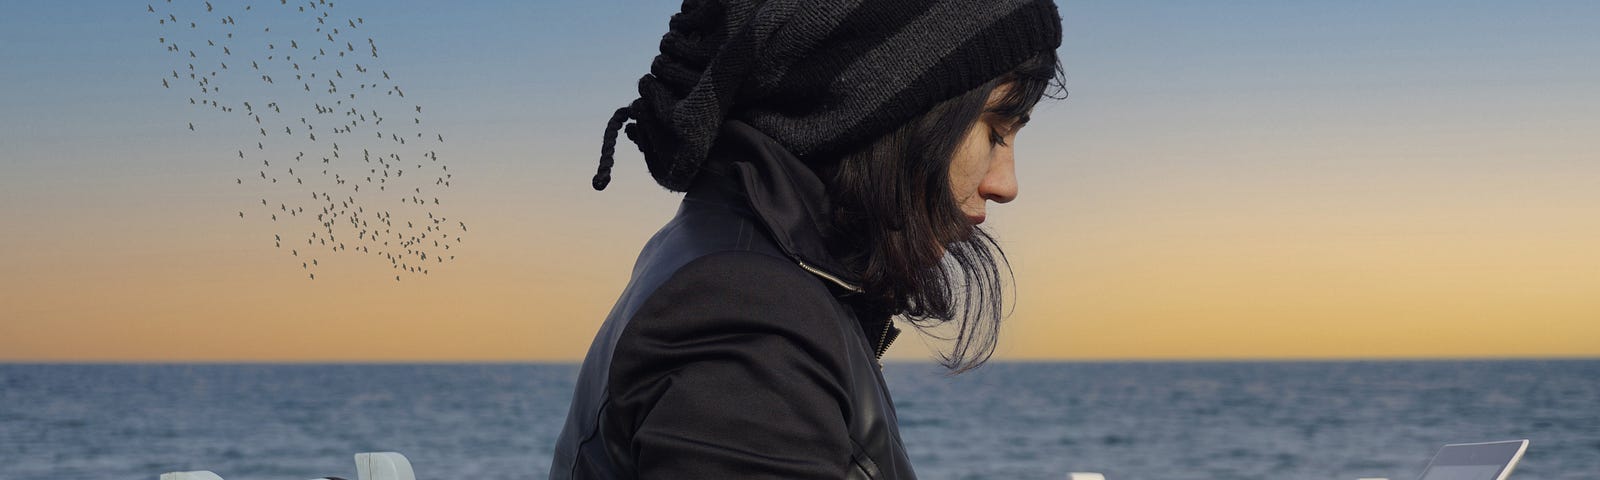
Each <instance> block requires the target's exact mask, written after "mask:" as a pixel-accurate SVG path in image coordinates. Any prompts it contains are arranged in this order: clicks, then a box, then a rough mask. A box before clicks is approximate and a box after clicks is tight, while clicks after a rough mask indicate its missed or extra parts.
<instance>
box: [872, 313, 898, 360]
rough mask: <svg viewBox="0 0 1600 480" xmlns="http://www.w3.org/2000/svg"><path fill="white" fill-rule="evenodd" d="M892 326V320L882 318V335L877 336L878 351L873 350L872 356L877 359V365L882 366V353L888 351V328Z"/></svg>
mask: <svg viewBox="0 0 1600 480" xmlns="http://www.w3.org/2000/svg"><path fill="white" fill-rule="evenodd" d="M892 326H894V320H893V319H888V318H885V319H883V335H882V336H880V337H878V351H876V352H873V355H872V356H873V358H877V359H878V366H879V367H883V354H884V353H888V352H889V328H890V327H892Z"/></svg>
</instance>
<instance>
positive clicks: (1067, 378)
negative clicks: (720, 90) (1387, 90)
mask: <svg viewBox="0 0 1600 480" xmlns="http://www.w3.org/2000/svg"><path fill="white" fill-rule="evenodd" d="M577 369H578V366H577V365H575V364H533V363H530V364H0V479H7V480H9V479H44V478H49V479H130V480H132V479H145V480H154V479H156V478H158V476H159V475H160V474H161V473H163V472H173V471H188V470H210V471H213V472H216V473H217V474H219V475H220V476H221V477H222V478H224V479H226V480H257V479H259V480H267V479H293V480H304V479H310V478H317V477H322V476H330V475H331V476H340V477H345V478H349V479H352V480H353V479H355V478H356V474H355V465H354V461H353V455H354V454H355V453H358V452H378V451H395V452H400V453H403V454H404V455H405V456H406V457H407V458H408V459H409V460H410V461H411V464H412V466H413V468H414V469H415V470H416V473H417V478H418V479H419V480H444V479H474V480H497V479H504V480H512V479H542V478H544V477H545V475H546V472H547V470H548V468H549V465H550V456H551V452H552V451H553V448H554V442H555V439H556V436H557V434H558V432H559V431H560V429H561V425H562V422H563V419H564V418H565V416H566V413H567V407H568V402H569V398H570V397H571V394H572V387H573V382H574V379H575V378H576V376H577ZM884 373H885V378H886V380H887V382H888V384H889V387H890V391H891V393H892V395H893V396H894V400H895V408H896V410H897V412H898V413H899V418H900V431H901V436H902V437H903V440H904V443H905V446H906V448H907V450H909V452H910V455H911V460H912V464H913V466H914V467H915V468H916V472H917V475H918V476H919V477H921V478H925V479H991V478H993V479H1065V478H1067V477H1068V475H1069V473H1070V472H1099V473H1102V474H1105V476H1106V478H1107V479H1108V480H1178V479H1206V480H1216V479H1307V480H1310V479H1322V480H1332V479H1340V480H1356V479H1358V478H1388V479H1391V480H1394V479H1406V480H1411V479H1415V478H1417V477H1418V476H1419V475H1420V474H1421V472H1422V469H1423V468H1424V467H1425V466H1426V464H1427V462H1428V459H1429V458H1430V457H1431V456H1432V455H1433V454H1434V452H1436V451H1437V450H1438V448H1439V447H1440V446H1441V445H1443V444H1446V443H1462V442H1480V441H1493V440H1508V439H1529V440H1531V442H1532V443H1531V446H1530V447H1529V449H1528V452H1527V455H1526V456H1525V457H1524V458H1523V459H1522V462H1521V464H1520V465H1519V466H1518V467H1517V470H1516V473H1515V474H1514V475H1512V478H1513V479H1515V480H1539V479H1593V478H1600V360H1430V361H1304V362H1265V361H1244V362H1066V363H1043V362H1040V363H1031V362H1026V363H1024V362H1018V363H1013V362H991V363H990V364H988V365H986V366H984V367H982V368H980V369H978V370H976V371H972V372H968V373H965V374H962V375H959V376H954V377H951V376H947V375H945V374H944V372H943V370H941V369H940V367H939V366H938V365H935V364H931V363H912V362H905V363H901V362H890V363H888V364H887V365H886V366H885V368H884ZM750 408H756V409H759V408H761V406H760V405H751V406H750Z"/></svg>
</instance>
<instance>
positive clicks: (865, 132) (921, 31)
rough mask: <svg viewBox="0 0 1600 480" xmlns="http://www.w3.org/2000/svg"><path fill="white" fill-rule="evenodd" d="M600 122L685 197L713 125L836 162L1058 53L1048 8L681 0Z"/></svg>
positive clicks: (606, 160) (1015, 0)
mask: <svg viewBox="0 0 1600 480" xmlns="http://www.w3.org/2000/svg"><path fill="white" fill-rule="evenodd" d="M668 25H669V31H668V32H667V33H666V35H664V36H662V37H661V54H660V55H657V56H656V57H655V61H654V62H652V63H651V65H650V73H649V74H647V75H645V76H644V77H642V78H640V79H639V98H638V99H636V100H634V101H633V103H632V104H630V105H628V106H626V107H622V108H620V109H617V111H616V113H614V114H613V115H612V117H611V120H610V122H609V123H608V124H607V125H606V130H605V135H604V136H603V138H604V143H603V144H602V146H601V149H600V151H601V155H600V168H599V171H598V172H597V173H596V174H595V176H594V182H593V184H594V188H595V189H596V190H603V189H605V187H606V184H607V183H609V182H610V181H611V166H612V164H613V162H614V161H613V159H612V155H613V153H614V151H615V145H616V138H617V131H618V130H619V129H623V124H624V123H626V122H627V121H628V119H630V118H631V119H633V120H634V123H631V124H628V125H627V127H626V132H627V135H628V138H629V139H631V140H633V142H634V143H635V144H637V145H638V146H639V151H640V152H642V153H644V157H645V163H646V164H647V165H648V166H649V169H650V175H651V176H653V177H655V179H656V183H659V184H661V186H663V187H666V188H667V189H668V190H671V191H678V192H681V191H685V190H687V189H688V187H689V184H690V182H691V181H692V180H693V179H694V176H695V174H696V173H697V172H698V171H699V170H700V166H701V164H702V163H704V161H705V158H706V155H707V153H708V152H709V151H710V150H711V145H712V143H713V142H715V141H716V135H717V132H718V131H719V130H720V129H721V126H722V122H723V121H724V120H727V119H739V120H742V121H744V122H745V123H748V124H750V125H751V126H753V127H755V128H756V129H757V130H760V131H761V132H762V133H765V134H766V135H768V136H770V137H772V138H773V139H774V140H776V141H778V143H780V144H782V145H783V146H784V147H785V148H787V149H788V150H789V152H790V153H792V154H794V155H795V156H796V157H799V158H800V159H802V160H804V161H807V162H812V161H813V160H812V159H815V158H822V157H828V156H833V155H842V154H844V153H848V150H847V149H850V148H852V147H857V146H859V145H860V144H861V143H863V142H866V141H870V140H872V139H875V138H878V137H879V136H882V135H884V134H887V133H889V132H891V131H893V130H894V129H895V128H897V127H898V126H900V125H901V124H903V123H905V122H906V121H908V120H910V119H912V118H914V117H916V116H918V115H921V114H922V113H924V112H927V111H928V110H929V109H931V108H933V106H934V105H936V104H938V103H939V102H942V101H945V100H948V99H950V98H954V97H956V96H958V95H961V94H962V93H965V92H967V91H970V90H971V89H973V88H976V87H978V86H980V85H983V84H984V83H985V82H988V81H989V80H992V79H994V78H996V77H999V76H1001V75H1003V74H1005V73H1006V72H1008V71H1010V70H1011V69H1013V68H1015V67H1016V66H1017V65H1019V64H1021V63H1022V62H1023V61H1025V60H1027V59H1029V58H1031V57H1033V56H1035V55H1037V54H1040V53H1043V52H1046V51H1052V50H1055V48H1056V47H1058V46H1060V45H1061V17H1060V14H1059V13H1057V11H1056V6H1055V4H1054V3H1053V2H1052V1H1051V0H685V1H684V2H683V7H682V9H681V11H680V12H679V13H677V14H674V15H673V16H672V19H671V20H670V22H669V23H668Z"/></svg>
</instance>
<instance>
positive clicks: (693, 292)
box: [602, 252, 853, 479]
mask: <svg viewBox="0 0 1600 480" xmlns="http://www.w3.org/2000/svg"><path fill="white" fill-rule="evenodd" d="M840 310H841V307H840V306H839V305H838V303H837V302H835V301H833V299H832V297H831V294H830V293H829V292H828V290H827V288H826V287H825V286H823V285H822V284H821V283H820V282H819V281H818V279H817V278H815V277H813V276H811V275H810V274H807V273H806V272H804V271H802V270H800V269H799V268H797V267H796V266H795V265H794V264H793V263H790V262H787V261H786V260H783V259H779V258H773V257H770V256H766V255H760V254H755V253H747V252H726V253H718V254H713V255H709V256H707V257H702V258H700V259H697V260H695V261H693V262H690V263H689V264H688V265H685V266H684V267H683V268H682V269H680V270H679V271H678V272H676V273H675V274H674V275H673V276H672V277H671V278H670V279H668V280H667V281H666V282H665V283H663V284H662V285H661V286H660V287H658V288H657V290H656V291H655V292H653V293H652V294H651V296H650V298H649V299H648V300H646V301H645V302H644V303H643V304H642V306H641V307H640V308H639V310H638V311H637V312H636V313H635V314H634V317H633V318H632V320H631V321H630V323H629V325H628V326H627V328H626V330H625V331H624V333H623V334H622V336H621V337H620V338H619V340H618V343H617V349H616V352H615V353H614V356H613V359H612V364H611V365H612V367H611V368H612V370H611V372H610V376H609V378H608V382H609V388H610V392H611V393H610V402H611V404H610V405H609V407H608V409H609V413H608V414H607V415H605V420H604V421H603V423H605V425H603V426H602V428H606V429H608V431H607V435H608V437H609V436H611V435H620V436H616V437H612V438H631V440H632V441H631V444H629V445H627V446H626V448H628V449H629V451H626V452H618V451H613V452H612V455H614V456H615V455H619V454H620V455H625V456H626V457H624V458H618V459H617V460H620V461H622V462H625V463H626V462H630V461H631V462H632V463H633V465H634V466H635V468H636V471H637V472H638V473H639V476H640V478H828V479H837V478H842V477H844V476H845V474H846V469H847V468H848V467H849V465H850V461H851V453H852V451H853V450H852V446H851V445H852V444H851V440H850V437H849V434H848V430H847V427H846V423H845V414H846V413H845V412H847V411H849V410H848V407H849V405H848V400H847V398H848V397H847V396H846V393H845V390H844V388H843V386H842V385H845V384H846V383H845V380H846V377H845V375H847V370H846V368H845V365H846V364H845V361H844V360H843V359H844V355H845V350H844V349H845V348H848V347H849V346H850V344H849V343H848V342H847V341H846V338H845V337H844V336H843V334H842V333H841V332H842V331H843V330H841V329H840V328H839V327H838V325H837V322H839V321H841V320H848V319H849V318H850V317H844V316H842V315H843V313H842V312H841V311H840ZM619 448H621V447H619Z"/></svg>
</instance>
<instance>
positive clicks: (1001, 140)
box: [989, 128, 1006, 147]
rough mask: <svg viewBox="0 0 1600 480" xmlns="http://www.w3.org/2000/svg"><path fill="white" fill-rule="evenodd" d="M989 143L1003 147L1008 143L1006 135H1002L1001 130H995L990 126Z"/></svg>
mask: <svg viewBox="0 0 1600 480" xmlns="http://www.w3.org/2000/svg"><path fill="white" fill-rule="evenodd" d="M989 143H990V144H991V145H996V146H1002V147H1003V146H1005V144H1006V137H1005V136H1004V135H1001V134H1000V131H999V130H995V129H993V128H990V129H989Z"/></svg>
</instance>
